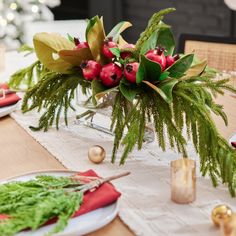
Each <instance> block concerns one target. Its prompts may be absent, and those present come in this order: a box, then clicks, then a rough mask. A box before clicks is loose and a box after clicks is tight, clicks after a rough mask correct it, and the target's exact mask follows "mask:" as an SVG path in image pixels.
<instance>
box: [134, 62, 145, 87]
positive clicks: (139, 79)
mask: <svg viewBox="0 0 236 236" xmlns="http://www.w3.org/2000/svg"><path fill="white" fill-rule="evenodd" d="M144 79H145V68H144V66H143V65H142V64H141V63H140V64H139V68H138V71H137V74H136V83H137V84H140V83H141V82H142V81H143V80H144Z"/></svg>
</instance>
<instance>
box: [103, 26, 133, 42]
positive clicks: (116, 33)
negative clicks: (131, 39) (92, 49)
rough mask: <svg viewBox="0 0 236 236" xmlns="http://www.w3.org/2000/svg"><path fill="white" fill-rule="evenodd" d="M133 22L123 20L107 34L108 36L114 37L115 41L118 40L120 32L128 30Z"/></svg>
mask: <svg viewBox="0 0 236 236" xmlns="http://www.w3.org/2000/svg"><path fill="white" fill-rule="evenodd" d="M131 26H132V24H131V23H130V22H128V21H121V22H120V23H118V24H117V25H116V26H115V27H114V28H113V29H112V30H111V32H110V33H109V34H108V35H107V37H106V38H109V37H112V39H113V41H114V42H117V41H118V39H119V36H120V34H121V33H122V32H123V31H124V30H126V29H127V28H129V27H131Z"/></svg>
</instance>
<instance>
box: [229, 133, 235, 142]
mask: <svg viewBox="0 0 236 236" xmlns="http://www.w3.org/2000/svg"><path fill="white" fill-rule="evenodd" d="M229 142H230V143H232V142H236V134H234V135H233V136H232V137H231V138H230V139H229Z"/></svg>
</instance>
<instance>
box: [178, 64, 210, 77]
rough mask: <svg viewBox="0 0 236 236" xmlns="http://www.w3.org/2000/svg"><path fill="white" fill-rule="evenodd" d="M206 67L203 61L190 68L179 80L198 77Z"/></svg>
mask: <svg viewBox="0 0 236 236" xmlns="http://www.w3.org/2000/svg"><path fill="white" fill-rule="evenodd" d="M206 66H207V60H204V61H201V62H200V63H198V64H195V65H194V66H192V67H190V68H189V69H188V70H187V72H186V74H185V76H184V77H182V78H181V79H182V80H184V79H188V78H191V77H193V76H198V75H200V74H201V73H202V72H203V71H204V70H205V68H206Z"/></svg>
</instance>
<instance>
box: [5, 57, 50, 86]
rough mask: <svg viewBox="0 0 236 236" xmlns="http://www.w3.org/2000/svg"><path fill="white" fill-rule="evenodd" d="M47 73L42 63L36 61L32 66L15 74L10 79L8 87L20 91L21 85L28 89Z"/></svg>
mask: <svg viewBox="0 0 236 236" xmlns="http://www.w3.org/2000/svg"><path fill="white" fill-rule="evenodd" d="M47 72H48V70H47V69H46V68H45V67H44V66H43V65H42V63H41V62H40V61H36V62H34V63H33V64H32V65H30V66H28V67H26V68H23V69H21V70H18V71H17V72H15V73H14V74H13V75H12V76H11V78H10V81H9V86H10V87H11V88H13V89H20V86H22V85H23V86H25V87H27V88H30V87H32V86H33V85H35V84H36V83H37V82H38V81H39V80H40V78H41V77H42V76H43V75H44V74H45V73H47Z"/></svg>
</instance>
